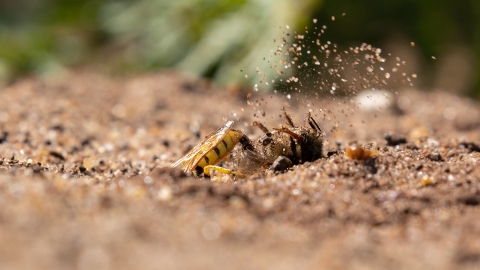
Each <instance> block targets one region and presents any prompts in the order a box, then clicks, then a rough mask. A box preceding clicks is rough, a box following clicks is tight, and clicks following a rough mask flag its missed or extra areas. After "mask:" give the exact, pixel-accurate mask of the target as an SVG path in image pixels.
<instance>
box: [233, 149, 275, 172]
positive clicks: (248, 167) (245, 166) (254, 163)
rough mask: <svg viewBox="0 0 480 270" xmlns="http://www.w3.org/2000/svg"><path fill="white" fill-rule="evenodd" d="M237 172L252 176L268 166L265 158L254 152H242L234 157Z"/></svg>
mask: <svg viewBox="0 0 480 270" xmlns="http://www.w3.org/2000/svg"><path fill="white" fill-rule="evenodd" d="M235 161H236V165H237V171H238V172H239V173H240V174H243V175H252V174H254V173H256V172H258V171H259V170H261V169H262V168H264V167H265V165H266V164H268V162H267V160H265V157H263V156H262V155H260V154H258V153H257V152H255V151H251V150H244V151H242V152H240V153H238V154H237V156H236V157H235Z"/></svg>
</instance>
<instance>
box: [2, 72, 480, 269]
mask: <svg viewBox="0 0 480 270" xmlns="http://www.w3.org/2000/svg"><path fill="white" fill-rule="evenodd" d="M224 90H225V89H221V88H219V87H216V86H214V85H211V84H209V83H208V82H205V81H200V80H195V79H191V78H186V77H182V76H180V75H178V74H176V73H174V72H163V73H159V74H149V75H143V76H138V77H133V78H126V79H119V78H109V77H106V76H100V75H96V74H94V73H81V72H80V73H77V74H75V75H73V74H72V75H69V76H67V77H64V78H62V79H57V80H53V79H50V80H44V79H24V80H20V81H18V82H15V83H13V84H11V85H9V86H5V87H3V89H1V90H0V91H1V95H2V98H1V99H0V128H1V129H0V133H1V134H0V135H1V136H0V164H1V165H0V202H1V205H2V207H1V208H0V241H1V243H2V245H0V268H1V269H345V268H349V269H421V268H422V269H478V267H480V223H479V222H478V220H479V217H480V207H479V204H480V186H479V184H480V168H479V166H478V163H479V162H480V160H479V159H480V153H479V151H480V126H479V123H480V111H479V110H478V108H479V104H478V103H477V102H474V101H471V100H468V99H466V98H461V97H457V96H454V95H451V94H446V93H437V92H436V93H425V92H417V91H413V90H409V91H402V92H399V93H398V94H393V93H392V94H393V95H392V98H391V101H393V103H392V105H391V106H390V107H389V108H387V109H384V110H382V111H373V112H372V111H365V110H359V109H357V108H355V110H354V112H352V111H351V109H352V108H353V107H352V106H350V107H348V108H347V106H348V104H349V100H350V99H349V98H347V99H341V98H337V99H335V100H333V99H331V98H321V97H313V98H305V96H301V95H294V96H293V97H292V98H291V99H290V100H288V102H286V101H285V100H283V99H282V98H280V96H281V95H274V94H269V93H264V94H261V93H257V92H252V91H253V90H248V89H247V90H241V89H236V88H229V89H227V90H226V91H224ZM249 92H251V94H253V95H252V96H251V97H250V98H249V99H248V102H249V103H250V105H248V104H247V98H246V97H247V94H248V93H249ZM345 104H347V105H345ZM309 105H310V106H309ZM282 107H286V109H287V110H288V112H289V113H290V114H291V115H292V118H293V120H294V122H295V123H298V124H302V123H303V122H302V121H303V118H304V115H305V113H306V112H307V111H308V109H313V113H312V116H313V117H314V118H315V119H316V120H317V122H318V123H319V124H320V126H321V128H322V130H323V131H324V133H325V145H324V148H325V149H324V158H322V159H319V160H317V161H314V162H308V163H305V164H301V165H298V166H294V167H293V168H291V169H290V170H289V171H287V172H285V173H283V174H275V173H273V172H271V171H262V172H261V173H260V174H256V175H254V176H252V177H251V178H248V179H240V178H239V179H234V178H233V177H230V176H222V175H216V176H214V177H213V178H212V179H205V178H200V179H199V178H196V177H194V176H191V175H189V174H186V173H184V172H183V171H182V170H180V169H171V168H170V166H171V165H172V163H173V162H174V161H176V160H177V159H179V158H180V157H182V155H184V154H185V153H186V152H187V151H188V150H189V149H191V147H192V146H194V145H195V144H197V143H198V142H199V141H201V140H202V138H203V137H204V136H206V135H207V134H209V133H210V132H212V131H213V130H215V129H217V128H218V127H220V126H222V125H223V124H224V123H225V122H226V121H227V120H235V121H236V122H235V128H237V129H240V130H242V131H243V132H244V133H245V134H247V135H248V136H250V137H251V138H252V139H256V138H258V137H259V136H260V135H261V132H260V131H259V130H257V129H255V128H253V127H251V126H250V123H251V122H252V121H253V120H257V121H261V122H263V123H264V124H265V125H266V126H267V127H276V126H278V125H279V124H282V123H283V119H282V118H281V116H280V115H281V113H280V109H281V108H282ZM318 109H322V111H319V110H318ZM342 110H344V111H343V112H342ZM322 112H323V113H322ZM254 115H255V116H256V117H254ZM263 115H265V116H263ZM386 138H387V139H386ZM353 144H357V145H365V146H368V147H371V148H373V149H376V150H377V151H378V152H379V156H378V157H377V158H374V159H370V160H366V161H363V160H351V159H349V158H348V157H346V156H345V154H344V150H345V149H346V148H347V147H349V146H351V145H353ZM327 156H328V157H327ZM224 165H225V166H228V165H229V164H228V162H227V163H224ZM212 180H213V181H212Z"/></svg>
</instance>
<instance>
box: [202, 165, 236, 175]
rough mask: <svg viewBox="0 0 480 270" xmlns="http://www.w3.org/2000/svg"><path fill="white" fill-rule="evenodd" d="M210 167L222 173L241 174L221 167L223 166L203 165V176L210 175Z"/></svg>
mask: <svg viewBox="0 0 480 270" xmlns="http://www.w3.org/2000/svg"><path fill="white" fill-rule="evenodd" d="M210 169H212V170H215V171H217V172H219V173H223V174H233V175H238V176H242V174H241V173H239V172H234V171H232V170H229V169H225V168H223V167H220V166H215V165H207V166H205V168H203V174H204V175H205V176H208V177H210Z"/></svg>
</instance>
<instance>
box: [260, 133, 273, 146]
mask: <svg viewBox="0 0 480 270" xmlns="http://www.w3.org/2000/svg"><path fill="white" fill-rule="evenodd" d="M270 135H271V134H270ZM272 142H273V140H272V138H270V137H268V138H265V140H263V142H262V144H263V146H267V145H269V144H271V143H272Z"/></svg>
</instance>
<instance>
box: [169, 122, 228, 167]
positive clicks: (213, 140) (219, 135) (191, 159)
mask: <svg viewBox="0 0 480 270" xmlns="http://www.w3.org/2000/svg"><path fill="white" fill-rule="evenodd" d="M232 125H233V121H228V122H227V123H226V124H225V125H224V126H223V127H221V128H219V129H217V130H216V131H214V132H212V133H211V134H210V135H208V136H207V137H205V139H204V140H203V141H202V142H200V143H199V144H197V145H196V146H195V147H194V148H192V150H190V151H189V152H188V153H187V154H186V155H185V156H184V157H182V158H181V159H179V160H178V161H177V162H175V163H174V164H173V165H172V168H173V167H177V166H178V165H180V164H182V166H183V167H184V169H185V171H187V172H189V171H192V170H193V169H195V166H196V165H197V164H198V162H199V161H200V160H201V159H202V158H203V157H204V156H205V155H206V154H207V153H208V152H210V151H211V150H212V149H213V148H215V146H217V145H218V144H219V143H220V142H221V141H222V139H223V138H225V135H226V134H227V133H228V132H229V131H230V130H231V129H232Z"/></svg>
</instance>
